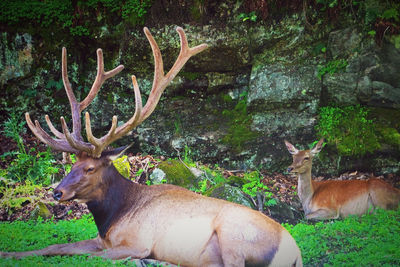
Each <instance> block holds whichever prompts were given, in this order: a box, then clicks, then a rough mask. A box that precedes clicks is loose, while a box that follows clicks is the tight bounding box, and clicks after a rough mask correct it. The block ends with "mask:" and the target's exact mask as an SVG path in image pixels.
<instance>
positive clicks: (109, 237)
mask: <svg viewBox="0 0 400 267" xmlns="http://www.w3.org/2000/svg"><path fill="white" fill-rule="evenodd" d="M144 31H145V34H146V36H147V39H148V40H149V42H150V45H151V48H152V50H153V55H154V61H155V63H154V64H155V70H154V82H153V87H152V90H151V93H150V96H149V98H148V101H147V103H146V105H145V106H144V107H142V102H141V96H140V91H139V88H138V85H137V82H136V78H135V77H134V76H132V81H133V88H134V92H135V99H136V100H135V101H136V110H135V113H134V115H133V116H132V117H131V118H130V119H129V120H128V121H127V122H126V123H124V124H122V125H121V126H118V127H117V125H118V124H117V117H116V116H114V117H113V119H112V124H111V129H110V130H109V132H108V133H107V134H106V135H105V136H103V137H101V138H96V137H94V136H93V134H92V130H91V123H90V116H89V113H86V114H85V122H86V124H85V128H86V136H87V140H88V142H86V141H84V139H83V137H82V136H81V112H82V110H84V109H85V108H86V107H87V106H88V105H89V104H90V102H91V101H92V100H93V99H94V97H95V96H96V94H97V92H98V91H99V89H100V86H101V85H102V83H103V82H104V81H105V80H106V79H108V78H110V77H112V76H114V75H115V74H117V73H118V72H120V71H121V70H122V66H119V67H117V68H115V69H113V70H111V71H108V72H105V71H104V64H103V56H102V51H101V50H98V51H97V56H98V69H97V77H96V80H95V82H94V83H93V86H92V89H91V90H90V92H89V94H88V96H87V97H86V98H85V99H84V100H83V101H81V102H78V101H77V100H76V98H75V96H74V94H73V92H72V88H71V85H70V83H69V81H68V76H67V64H66V50H65V49H63V52H62V78H63V81H64V86H65V90H66V92H67V96H68V99H69V102H70V106H71V112H72V122H73V127H72V133H71V132H70V131H69V129H68V126H67V124H66V122H65V120H64V118H63V117H61V126H62V132H60V131H58V130H57V129H56V128H55V127H54V126H53V124H52V123H51V122H50V119H49V117H48V116H46V121H47V123H48V126H49V128H50V130H51V131H52V132H53V134H54V135H55V137H56V138H52V137H51V136H50V135H49V134H48V133H46V132H45V131H44V130H43V129H42V128H41V126H40V124H39V123H38V121H36V122H35V123H33V122H32V121H31V119H30V116H29V114H28V113H27V114H26V120H27V122H28V125H29V127H30V129H31V130H32V132H33V133H34V134H35V135H36V136H37V137H38V138H39V139H40V140H41V141H42V142H44V143H46V144H47V145H48V146H50V147H52V148H53V149H55V150H58V151H64V152H69V153H75V154H76V156H77V159H78V160H77V162H76V163H75V164H74V165H73V167H72V170H71V172H70V173H69V174H68V175H67V176H66V177H65V178H64V179H63V180H62V182H61V183H60V184H59V185H58V186H57V188H56V189H55V190H54V198H55V199H57V200H59V201H61V202H62V201H68V200H73V199H77V200H80V201H82V202H85V203H87V206H88V208H89V210H90V211H91V213H92V214H93V217H94V220H95V223H96V226H97V228H98V236H97V237H96V238H94V239H91V240H85V241H81V242H77V243H67V244H55V245H52V246H49V247H46V248H43V249H41V250H35V251H26V252H0V256H2V257H17V258H19V257H25V256H29V255H73V254H86V253H89V254H92V255H98V256H102V257H106V258H110V259H122V258H127V257H132V258H136V259H142V258H152V259H156V260H160V261H165V262H170V263H173V264H177V265H180V266H230V267H231V266H245V264H246V265H257V266H268V265H271V266H302V259H301V254H300V250H299V248H298V247H297V244H296V242H295V241H294V239H293V238H292V236H291V235H290V234H289V233H288V232H287V231H286V230H285V229H284V228H283V227H282V226H281V225H280V224H278V223H277V222H275V221H274V220H272V219H270V218H269V217H267V216H265V215H264V214H262V213H260V212H258V211H255V210H252V209H250V208H247V207H244V206H241V205H237V204H234V203H230V202H227V201H224V200H220V199H215V198H210V197H205V196H202V195H199V194H196V193H194V192H191V191H189V190H186V189H184V188H181V187H177V186H173V185H166V184H164V185H153V186H146V185H141V184H137V183H134V182H132V181H130V180H127V179H125V178H124V177H123V176H122V175H120V174H119V173H118V171H117V170H116V169H115V167H114V166H113V164H112V160H113V159H115V158H116V157H118V156H119V155H121V154H122V153H123V152H124V150H125V148H118V149H113V150H107V149H106V148H107V146H108V145H110V144H111V143H112V142H114V141H115V140H117V139H119V138H121V137H123V136H124V135H126V134H127V133H128V132H129V131H131V130H132V129H133V128H134V127H136V126H138V125H139V124H140V123H142V122H143V121H144V120H145V119H146V118H147V117H148V116H149V115H150V114H151V113H152V112H153V111H154V109H155V107H156V105H157V103H158V101H159V99H160V96H161V94H162V92H163V91H164V89H165V87H166V86H167V85H168V83H170V82H171V81H172V79H173V78H174V77H175V76H176V74H177V73H178V72H179V70H180V69H181V68H182V67H183V65H184V64H185V62H186V61H187V60H188V59H189V58H190V57H191V56H193V55H196V54H197V53H199V52H201V51H203V50H204V49H205V48H206V45H204V44H203V45H199V46H196V47H193V48H190V47H189V46H188V42H187V39H186V35H185V33H184V31H183V29H182V28H179V27H178V28H177V31H178V33H179V35H180V40H181V51H180V53H179V56H178V58H177V60H176V62H175V64H174V65H173V67H172V69H171V70H170V71H169V72H168V73H167V74H164V70H163V63H162V58H161V53H160V50H159V48H158V46H157V43H156V42H155V40H154V39H153V37H152V35H151V34H150V31H149V30H148V29H147V28H145V29H144Z"/></svg>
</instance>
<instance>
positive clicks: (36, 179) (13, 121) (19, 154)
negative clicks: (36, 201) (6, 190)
mask: <svg viewBox="0 0 400 267" xmlns="http://www.w3.org/2000/svg"><path fill="white" fill-rule="evenodd" d="M3 125H4V131H3V132H4V135H5V136H7V137H10V138H11V139H13V140H14V141H15V142H16V143H17V146H18V151H11V152H6V153H4V154H3V155H1V156H0V157H1V158H3V159H4V158H6V157H8V156H11V157H14V160H13V161H12V162H11V163H10V165H9V166H8V168H7V170H6V174H5V176H6V177H7V178H8V179H10V180H13V181H18V182H22V181H26V180H27V181H31V182H32V183H34V184H44V185H49V184H51V183H52V182H53V181H54V174H56V173H58V171H59V168H58V167H56V166H54V163H55V159H54V158H53V155H52V154H51V152H50V149H48V150H46V151H44V152H40V151H36V149H35V148H31V149H30V150H29V151H27V149H26V147H25V145H24V143H23V140H22V137H21V134H22V133H23V132H24V130H25V129H24V125H25V121H22V120H20V119H19V117H18V116H17V115H16V113H15V112H11V115H10V118H9V119H8V120H7V121H5V122H4V124H3Z"/></svg>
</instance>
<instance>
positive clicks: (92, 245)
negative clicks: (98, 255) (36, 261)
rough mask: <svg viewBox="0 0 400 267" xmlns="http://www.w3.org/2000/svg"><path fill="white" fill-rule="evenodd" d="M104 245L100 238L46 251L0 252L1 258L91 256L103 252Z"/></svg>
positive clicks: (49, 247) (52, 247) (58, 246)
mask: <svg viewBox="0 0 400 267" xmlns="http://www.w3.org/2000/svg"><path fill="white" fill-rule="evenodd" d="M102 249H103V245H102V243H101V241H100V240H99V239H98V238H95V239H90V240H84V241H79V242H76V243H66V244H55V245H51V246H48V247H46V248H44V249H39V250H32V251H24V252H0V257H4V258H17V259H19V258H23V257H27V256H32V255H36V256H52V255H76V254H90V253H94V252H98V251H101V250H102Z"/></svg>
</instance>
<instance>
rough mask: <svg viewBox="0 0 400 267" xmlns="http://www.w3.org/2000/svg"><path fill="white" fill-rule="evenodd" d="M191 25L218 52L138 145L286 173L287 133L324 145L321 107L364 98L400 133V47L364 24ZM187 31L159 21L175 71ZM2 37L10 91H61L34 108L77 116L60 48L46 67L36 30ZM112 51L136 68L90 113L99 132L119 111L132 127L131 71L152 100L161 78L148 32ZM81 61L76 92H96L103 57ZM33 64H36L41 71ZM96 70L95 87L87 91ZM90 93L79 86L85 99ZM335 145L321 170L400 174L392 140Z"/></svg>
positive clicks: (74, 73) (72, 71)
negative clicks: (353, 149) (360, 153)
mask: <svg viewBox="0 0 400 267" xmlns="http://www.w3.org/2000/svg"><path fill="white" fill-rule="evenodd" d="M181 26H183V28H184V29H185V31H186V34H187V36H188V40H189V43H190V45H191V46H194V45H197V44H200V43H207V44H208V45H209V48H208V49H207V50H206V51H204V52H203V53H201V54H199V55H196V56H195V57H193V58H191V59H190V60H189V62H188V63H187V64H186V66H185V67H184V69H183V70H182V71H181V72H180V74H179V75H178V76H177V77H176V78H175V79H174V81H173V82H172V84H171V85H170V86H169V87H168V88H167V89H166V92H165V93H164V95H163V97H162V98H161V100H160V103H159V105H158V107H157V109H156V110H155V112H154V113H153V114H152V116H150V117H149V119H147V120H146V121H145V122H144V123H143V124H142V125H141V126H139V127H138V128H137V129H136V130H135V131H134V132H133V133H132V135H131V136H129V137H126V138H124V140H122V141H121V142H122V143H123V144H127V143H130V142H132V141H135V144H136V146H135V147H134V149H135V150H137V151H142V152H146V153H156V154H164V155H167V156H177V155H178V153H179V154H180V155H182V154H183V153H189V154H190V156H191V157H192V158H193V159H195V160H201V161H203V162H210V163H219V164H221V165H224V166H225V167H229V168H239V169H248V168H255V167H261V168H265V169H268V170H270V171H271V172H272V171H278V172H283V171H284V170H285V169H286V167H287V165H289V163H290V156H289V154H288V153H287V151H286V149H285V147H284V144H283V140H284V139H288V140H290V141H291V142H293V143H295V144H307V143H308V144H310V143H312V142H313V141H315V140H317V138H319V137H318V136H316V130H315V126H316V124H317V122H318V119H319V117H318V112H319V108H320V107H321V106H329V105H334V106H346V105H357V104H362V105H365V106H368V107H372V108H376V109H379V111H380V112H379V113H376V114H374V116H376V117H374V118H373V119H374V120H376V121H377V122H381V123H382V124H391V127H393V128H394V129H395V130H396V131H397V132H398V131H399V129H400V125H399V124H398V122H394V121H396V120H397V121H398V119H396V118H393V116H395V115H393V116H392V117H390V116H389V117H388V114H398V112H399V110H400V76H399V75H398V74H399V73H400V50H399V49H397V48H396V47H395V46H394V45H393V44H392V43H391V42H389V41H387V40H384V42H383V43H382V45H381V46H378V45H376V44H375V42H374V40H373V39H371V38H369V37H367V36H365V34H362V32H361V31H360V30H359V29H358V28H357V27H356V26H350V27H348V28H344V29H340V30H335V31H331V32H329V29H325V30H326V31H327V32H323V33H319V34H314V33H311V34H310V33H309V32H307V31H306V29H305V28H304V25H303V23H302V21H301V20H300V19H299V18H298V17H297V16H293V17H290V18H286V19H284V20H282V21H281V22H280V23H277V24H275V25H273V26H271V25H263V24H252V25H250V24H246V23H243V22H230V23H229V25H227V26H221V25H213V24H210V25H198V26H190V25H181ZM175 27H176V26H174V25H166V26H164V27H161V28H150V30H151V31H152V33H153V36H154V37H155V39H156V41H157V43H158V44H159V46H160V49H161V51H162V54H163V61H164V65H165V70H166V71H168V69H169V68H170V66H172V64H173V62H174V61H175V58H176V57H177V54H178V51H179V38H178V34H177V33H176V32H175V30H174V29H175ZM1 41H2V42H1V44H0V51H2V53H1V54H2V55H6V56H3V57H2V58H1V62H0V66H1V86H2V89H5V88H7V90H6V91H7V92H11V90H19V91H21V90H22V93H21V94H23V93H24V92H25V93H26V91H27V90H28V91H29V90H31V91H32V90H37V92H41V91H40V90H42V91H43V88H47V89H48V90H47V91H46V92H49V91H52V92H53V93H52V95H50V96H49V95H40V93H38V94H37V95H34V97H33V98H30V99H32V100H31V102H29V103H27V104H26V106H29V107H30V108H32V109H33V112H32V113H33V114H35V118H38V114H40V113H44V111H46V112H50V113H51V115H54V116H53V117H54V118H57V117H59V116H60V115H65V116H66V117H68V116H69V115H68V114H69V111H68V108H69V105H68V104H67V102H66V101H67V100H66V97H65V95H63V94H64V92H63V91H62V90H60V89H59V87H60V85H61V87H62V84H60V78H59V77H60V70H59V61H58V62H57V60H59V59H58V58H57V56H58V55H59V54H61V53H60V51H55V52H54V54H53V55H51V57H52V58H50V57H49V58H48V59H47V60H48V62H47V64H43V65H47V66H49V65H50V66H53V65H54V66H55V67H54V69H51V70H46V69H43V68H41V67H40V65H38V66H36V65H37V64H38V63H37V62H36V63H35V62H33V58H35V57H33V56H32V54H31V53H34V51H35V48H34V47H32V41H31V37H30V36H29V35H26V34H24V35H18V36H17V37H15V38H14V39H11V40H10V38H6V33H3V34H2V39H1ZM33 43H34V42H33ZM321 44H322V47H324V49H321V48H320V47H321ZM32 51H33V52H32ZM94 52H95V47H93V53H92V55H91V56H90V60H92V61H93V62H94V60H95V53H94ZM113 55H114V56H113ZM104 56H105V59H106V66H109V67H108V69H110V68H112V67H115V66H116V65H117V64H120V63H121V64H124V65H125V70H124V71H123V72H122V74H120V75H119V76H118V77H115V78H113V79H112V80H111V81H107V83H106V84H105V85H103V88H102V90H101V91H100V94H99V96H98V97H97V98H96V99H95V101H94V102H93V103H92V105H91V106H90V107H89V108H88V111H89V112H90V113H91V114H92V117H93V118H92V123H94V125H93V126H92V128H95V129H97V132H98V135H100V134H104V132H105V131H106V129H107V128H109V126H110V122H111V118H112V115H118V118H119V121H121V122H122V121H126V120H127V119H129V118H130V116H132V113H133V111H134V96H133V92H132V89H131V87H132V85H131V84H130V79H129V76H130V75H132V74H135V75H136V76H137V78H138V82H139V86H140V88H141V91H142V94H143V98H144V100H145V99H146V97H147V96H148V94H149V90H150V88H151V84H152V79H153V76H152V75H153V61H152V55H151V49H150V47H149V45H148V43H147V40H146V38H145V37H144V34H143V33H142V32H141V31H139V30H130V31H129V32H126V34H125V38H124V39H123V40H121V43H120V47H119V48H118V51H106V50H104ZM110 57H111V58H110ZM54 58H57V60H56V61H54ZM74 59H75V58H72V57H71V58H69V59H68V60H69V64H70V65H69V66H71V68H69V75H70V80H71V82H72V83H73V87H74V88H84V87H88V88H89V87H90V85H91V82H92V81H93V80H94V76H95V70H94V69H95V63H93V66H92V67H91V69H90V71H89V70H86V71H85V72H80V71H79V67H78V66H77V63H75V62H74ZM43 60H46V59H43ZM339 60H341V61H340V62H345V64H343V66H342V67H338V66H336V65H330V63H331V62H339ZM49 62H50V63H49ZM54 62H55V63H54ZM32 64H35V68H34V71H30V70H31V69H32V68H31V66H32ZM324 67H325V68H324ZM84 75H86V77H85V79H84V80H85V83H84V85H80V86H81V87H78V84H77V83H78V81H79V80H82V79H83V78H82V76H84ZM49 81H52V82H51V83H50V82H49ZM21 84H22V86H21ZM84 91H85V90H82V89H79V90H78V96H79V92H81V93H82V94H84ZM3 94H4V93H3ZM46 101H47V102H48V103H47V105H46V103H45V102H46ZM34 103H35V104H34ZM38 103H39V105H38ZM49 103H50V104H49ZM50 105H51V107H50ZM54 107H55V108H54ZM379 114H381V115H379ZM382 114H384V115H382ZM40 117H43V116H40ZM325 150H326V155H325V156H324V157H322V158H321V160H320V161H319V162H316V164H315V165H316V167H315V171H316V172H318V173H321V174H336V173H339V172H341V171H344V170H347V169H354V168H361V169H368V170H373V171H376V172H384V171H385V170H388V171H389V170H390V171H395V172H396V171H397V172H398V171H399V166H400V164H399V163H398V162H399V159H400V152H399V145H393V144H391V145H390V144H389V145H387V144H385V145H382V149H381V151H378V152H376V153H375V155H365V156H364V157H363V158H360V157H348V158H345V160H344V158H341V160H338V158H339V159H340V157H338V155H337V152H336V151H335V149H334V147H328V148H327V149H325ZM385 162H386V163H385ZM394 162H395V163H394ZM396 162H397V163H396ZM338 163H340V164H338Z"/></svg>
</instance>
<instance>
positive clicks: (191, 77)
mask: <svg viewBox="0 0 400 267" xmlns="http://www.w3.org/2000/svg"><path fill="white" fill-rule="evenodd" d="M179 75H180V76H182V77H184V78H186V79H188V80H189V81H194V80H196V79H197V78H199V77H200V76H201V74H200V73H198V72H188V71H181V72H180V73H179Z"/></svg>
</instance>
